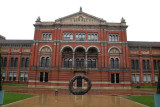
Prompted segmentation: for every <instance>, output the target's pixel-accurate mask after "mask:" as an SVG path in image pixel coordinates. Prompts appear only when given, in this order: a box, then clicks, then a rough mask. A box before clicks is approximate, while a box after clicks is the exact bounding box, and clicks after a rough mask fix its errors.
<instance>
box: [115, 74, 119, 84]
mask: <svg viewBox="0 0 160 107" xmlns="http://www.w3.org/2000/svg"><path fill="white" fill-rule="evenodd" d="M116 83H119V74H116Z"/></svg>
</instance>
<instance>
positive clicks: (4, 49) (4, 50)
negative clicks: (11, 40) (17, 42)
mask: <svg viewBox="0 0 160 107" xmlns="http://www.w3.org/2000/svg"><path fill="white" fill-rule="evenodd" d="M8 50H9V49H8V48H2V49H1V51H2V52H8Z"/></svg>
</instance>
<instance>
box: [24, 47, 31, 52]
mask: <svg viewBox="0 0 160 107" xmlns="http://www.w3.org/2000/svg"><path fill="white" fill-rule="evenodd" d="M30 51H31V50H30V49H28V48H24V49H22V52H30Z"/></svg>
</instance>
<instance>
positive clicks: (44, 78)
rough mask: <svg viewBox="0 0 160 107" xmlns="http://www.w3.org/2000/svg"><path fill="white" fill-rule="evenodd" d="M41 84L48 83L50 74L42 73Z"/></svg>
mask: <svg viewBox="0 0 160 107" xmlns="http://www.w3.org/2000/svg"><path fill="white" fill-rule="evenodd" d="M39 79H40V82H48V72H40V78H39Z"/></svg>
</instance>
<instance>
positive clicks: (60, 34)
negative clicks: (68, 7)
mask: <svg viewBox="0 0 160 107" xmlns="http://www.w3.org/2000/svg"><path fill="white" fill-rule="evenodd" d="M34 26H35V34H34V41H32V40H30V41H9V40H1V42H0V45H1V52H2V59H3V64H2V72H3V74H2V75H3V78H4V82H11V83H24V84H28V86H30V87H53V88H57V87H58V88H68V83H69V81H70V79H71V78H72V77H73V76H74V75H76V73H83V74H85V75H87V76H88V77H89V78H90V79H91V81H92V88H103V89H105V88H106V89H107V88H130V87H131V86H136V85H155V84H156V78H157V74H158V70H157V69H156V64H158V62H159V60H160V58H159V55H160V50H159V47H160V43H158V42H157V43H153V42H128V41H127V34H126V29H127V25H126V23H125V20H124V19H123V18H122V20H121V22H120V23H109V22H106V21H105V20H103V19H99V18H97V17H95V16H92V15H89V14H87V13H84V12H82V11H79V12H77V13H75V14H72V15H69V16H66V17H63V18H60V19H57V20H56V21H55V22H41V20H40V18H38V19H37V21H36V23H35V24H34ZM65 33H66V35H70V36H68V37H66V38H65ZM83 35H84V36H83ZM90 35H96V36H95V38H92V36H90ZM67 52H68V53H67ZM5 58H6V59H5ZM16 58H17V59H16ZM27 58H28V59H29V62H28V59H27ZM69 59H70V62H69ZM5 60H6V61H5ZM65 60H67V61H68V62H67V61H66V62H65ZM75 84H76V83H75ZM82 86H86V83H85V82H82Z"/></svg>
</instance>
